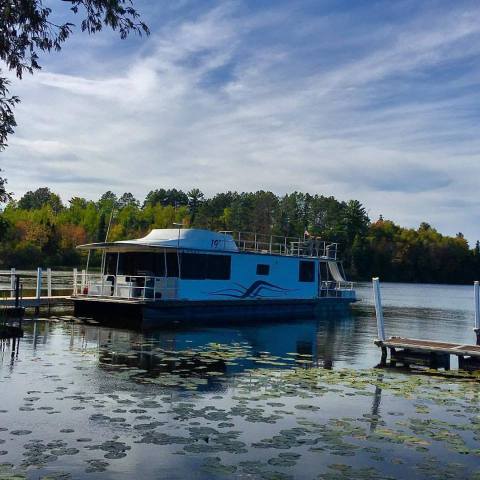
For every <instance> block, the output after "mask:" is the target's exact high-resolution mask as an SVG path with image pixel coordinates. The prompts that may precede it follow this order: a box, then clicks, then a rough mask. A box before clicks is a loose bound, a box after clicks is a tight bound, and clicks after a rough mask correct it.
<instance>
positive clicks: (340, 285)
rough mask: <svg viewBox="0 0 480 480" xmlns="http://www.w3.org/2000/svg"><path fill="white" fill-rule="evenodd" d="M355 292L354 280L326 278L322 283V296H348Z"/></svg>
mask: <svg viewBox="0 0 480 480" xmlns="http://www.w3.org/2000/svg"><path fill="white" fill-rule="evenodd" d="M353 294H354V282H347V281H336V280H326V281H325V280H324V281H322V282H321V283H320V296H321V297H348V296H351V295H353Z"/></svg>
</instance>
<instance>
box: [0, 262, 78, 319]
mask: <svg viewBox="0 0 480 480" xmlns="http://www.w3.org/2000/svg"><path fill="white" fill-rule="evenodd" d="M82 275H84V273H83V272H82ZM82 278H83V277H82ZM76 286H77V270H76V269H73V270H72V271H57V272H53V271H52V270H51V269H50V268H47V269H46V270H42V269H41V268H38V269H37V270H36V271H27V270H23V271H20V270H16V269H15V268H12V269H11V270H6V271H1V270H0V314H3V315H4V316H12V317H16V316H19V315H18V314H17V313H16V312H21V311H22V310H25V309H29V308H34V309H35V310H36V311H38V310H39V309H40V308H43V307H46V308H48V309H50V308H52V307H59V306H71V305H73V302H72V300H71V299H70V294H71V293H74V292H75V289H76ZM67 294H68V295H67Z"/></svg>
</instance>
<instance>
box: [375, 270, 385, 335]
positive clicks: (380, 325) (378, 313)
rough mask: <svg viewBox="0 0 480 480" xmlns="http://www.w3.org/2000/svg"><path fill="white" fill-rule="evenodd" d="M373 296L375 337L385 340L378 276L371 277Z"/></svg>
mask: <svg viewBox="0 0 480 480" xmlns="http://www.w3.org/2000/svg"><path fill="white" fill-rule="evenodd" d="M372 283H373V298H374V301H375V315H376V317H377V338H378V340H380V341H382V342H383V341H385V324H384V318H383V308H382V297H381V294H380V280H379V278H378V277H375V278H372Z"/></svg>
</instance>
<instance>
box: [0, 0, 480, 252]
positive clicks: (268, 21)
mask: <svg viewBox="0 0 480 480" xmlns="http://www.w3.org/2000/svg"><path fill="white" fill-rule="evenodd" d="M49 1H50V3H52V6H53V7H54V8H55V9H58V8H59V7H58V5H59V2H57V1H54V0H49ZM47 3H48V1H47ZM61 3H62V2H60V4H61ZM134 3H135V6H136V7H137V9H138V10H139V11H140V12H141V14H142V18H143V19H144V20H145V21H146V23H147V24H148V25H149V27H150V30H151V35H150V36H149V37H142V38H136V37H129V38H127V39H126V40H120V38H119V36H118V34H116V33H113V32H110V31H103V32H102V33H100V34H97V35H95V36H92V37H89V36H88V35H86V34H82V33H81V32H80V31H78V30H76V31H75V34H74V35H73V36H72V37H71V39H70V40H69V41H68V44H66V45H65V47H64V48H63V49H62V51H61V52H59V53H51V54H49V55H48V56H42V57H41V61H42V62H43V68H42V70H41V71H40V72H37V73H35V74H34V75H33V76H30V75H27V76H25V77H24V79H23V80H21V81H17V80H13V84H12V88H11V90H12V93H15V94H17V95H19V96H20V97H21V99H22V103H21V104H20V105H19V106H18V108H17V109H16V116H17V122H18V127H17V129H16V132H15V135H13V136H11V137H10V139H9V147H8V149H6V150H5V151H4V152H2V153H0V168H2V169H3V170H4V174H5V175H6V176H7V178H8V181H9V183H8V187H9V190H11V191H13V192H14V193H15V196H16V198H19V197H20V196H21V195H22V194H23V193H25V192H26V191H27V190H32V189H35V188H38V187H40V186H49V187H50V188H51V189H52V190H53V191H55V192H57V193H59V194H60V195H61V196H62V198H63V200H64V201H67V200H68V199H69V198H70V197H72V196H84V197H87V198H91V199H96V198H98V197H99V196H100V195H101V194H102V193H103V192H105V191H107V190H112V191H114V192H116V193H118V194H121V193H123V192H132V193H133V194H134V195H136V196H137V197H138V198H139V199H140V200H143V198H144V197H145V195H146V194H147V193H148V191H150V190H152V189H156V188H181V189H183V190H189V189H191V188H200V189H201V190H202V191H203V192H204V193H205V194H206V195H207V196H210V195H213V194H214V193H217V192H223V191H228V190H237V191H256V190H271V191H273V192H275V193H276V194H284V193H289V192H293V191H303V192H309V193H312V194H323V195H334V196H335V197H337V198H338V199H340V200H349V199H352V198H354V199H358V200H360V201H361V202H362V203H363V204H364V205H365V207H366V209H367V211H368V213H369V215H370V218H371V219H372V220H375V219H376V218H378V216H379V215H380V214H382V215H383V216H384V217H385V218H389V219H392V220H394V221H395V222H397V223H399V224H401V225H403V226H408V227H417V226H418V225H419V224H420V223H421V222H423V221H427V222H428V223H430V224H432V225H433V226H434V227H436V228H437V229H438V230H440V231H441V232H442V233H445V234H450V235H455V234H456V233H457V232H460V231H461V232H463V233H464V234H465V236H466V237H467V239H468V240H469V241H470V242H471V243H472V242H474V241H475V240H476V239H478V238H480V209H479V207H480V195H479V179H480V135H479V133H480V128H479V126H480V124H479V121H480V89H479V86H480V3H479V2H478V0H476V1H463V0H456V1H455V2H452V1H451V0H448V1H446V0H445V1H443V0H438V1H436V0H422V1H421V2H418V1H417V0H415V1H410V0H408V1H404V0H396V1H395V2H393V1H391V0H388V1H387V0H385V1H375V0H336V1H333V0H312V1H310V0H299V1H295V2H292V1H281V0H275V1H273V0H272V1H269V0H254V1H253V0H252V1H250V0H244V1H241V0H239V1H227V0H226V1H220V2H216V1H211V0H179V1H175V2H158V1H153V0H151V1H147V0H136V1H135V2H134ZM60 8H63V6H61V7H60ZM63 12H67V10H66V9H65V10H64V11H60V12H58V11H56V10H55V14H56V19H57V20H63V19H66V18H68V15H67V14H66V13H63ZM74 21H75V20H74ZM76 21H77V23H78V19H77V20H76Z"/></svg>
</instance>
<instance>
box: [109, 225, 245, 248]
mask: <svg viewBox="0 0 480 480" xmlns="http://www.w3.org/2000/svg"><path fill="white" fill-rule="evenodd" d="M115 243H116V244H120V245H122V244H127V245H145V246H150V247H165V248H186V249H191V250H216V251H226V252H238V247H237V245H236V244H235V241H234V240H233V238H232V236H231V235H225V234H224V233H217V232H212V231H210V230H201V229H198V228H183V229H178V228H163V229H154V230H152V231H151V232H150V233H149V234H148V235H146V236H145V237H143V238H138V239H135V240H121V241H118V242H115Z"/></svg>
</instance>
